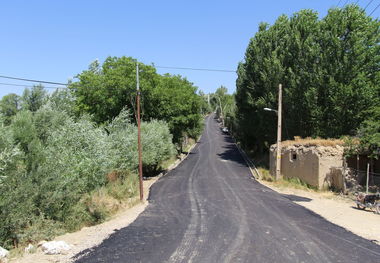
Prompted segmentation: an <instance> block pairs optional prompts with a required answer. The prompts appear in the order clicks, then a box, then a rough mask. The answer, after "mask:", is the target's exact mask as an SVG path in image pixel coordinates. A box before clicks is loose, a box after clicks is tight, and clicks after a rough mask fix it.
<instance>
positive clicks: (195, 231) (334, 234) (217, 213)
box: [76, 116, 380, 263]
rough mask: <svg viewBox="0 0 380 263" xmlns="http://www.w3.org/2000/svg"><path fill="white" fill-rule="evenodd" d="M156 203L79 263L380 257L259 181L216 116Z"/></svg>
mask: <svg viewBox="0 0 380 263" xmlns="http://www.w3.org/2000/svg"><path fill="white" fill-rule="evenodd" d="M294 198H296V197H294ZM149 200H150V203H149V206H148V208H147V209H146V210H145V211H144V212H143V213H142V214H141V215H140V216H139V217H138V218H137V220H136V221H135V222H133V223H132V224H130V225H129V226H128V227H126V228H123V229H121V230H119V231H117V232H116V233H114V234H112V235H111V236H110V237H109V238H108V239H106V240H105V241H104V242H103V243H102V244H100V245H99V246H97V247H94V248H92V249H89V250H86V251H83V252H82V253H81V254H79V255H77V256H76V257H77V262H78V263H79V262H378V261H379V259H380V246H378V245H376V244H374V243H372V242H371V241H368V240H366V239H363V238H361V237H358V236H356V235H354V234H352V233H351V232H348V231H346V230H345V229H343V228H341V227H339V226H336V225H334V224H332V223H330V222H328V221H326V220H324V219H323V218H322V217H320V216H318V215H317V214H315V213H313V212H311V211H310V210H307V209H305V208H303V207H301V206H299V205H297V204H295V203H293V202H291V201H290V200H289V197H288V196H282V195H280V194H278V193H276V192H274V191H272V190H270V189H269V188H267V187H265V186H263V185H261V184H259V183H258V182H257V181H255V180H253V179H252V178H251V176H250V171H249V169H248V167H247V165H246V164H245V162H244V160H243V159H242V157H241V156H240V154H239V152H238V150H237V148H236V146H235V144H234V143H233V141H232V139H231V137H229V136H228V135H223V134H222V133H221V131H220V129H219V126H218V123H217V122H216V121H215V120H214V119H213V117H212V116H211V117H209V118H207V119H206V127H205V131H204V133H203V135H202V137H201V140H200V142H199V143H198V145H197V146H196V147H195V148H194V150H193V151H192V152H191V154H190V155H189V156H188V158H187V159H185V161H184V162H183V163H182V164H181V165H180V166H178V167H177V168H176V169H175V170H173V171H171V172H170V173H169V174H168V175H167V176H165V177H163V178H161V179H160V180H159V181H158V182H157V183H156V184H155V185H154V186H153V187H152V189H151V196H150V199H149ZM305 201H307V200H305ZM363 227H365V223H364V222H363Z"/></svg>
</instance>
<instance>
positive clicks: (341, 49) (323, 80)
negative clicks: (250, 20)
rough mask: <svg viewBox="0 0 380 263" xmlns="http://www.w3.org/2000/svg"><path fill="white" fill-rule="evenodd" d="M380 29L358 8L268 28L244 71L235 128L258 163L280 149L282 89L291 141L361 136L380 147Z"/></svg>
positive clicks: (369, 147) (368, 145) (283, 20)
mask: <svg viewBox="0 0 380 263" xmlns="http://www.w3.org/2000/svg"><path fill="white" fill-rule="evenodd" d="M379 42H380V21H379V20H378V19H374V18H372V17H370V16H367V15H366V13H365V11H364V10H363V9H361V8H360V7H358V6H356V5H348V6H346V7H345V8H343V9H341V8H332V9H330V10H329V12H328V14H327V15H326V16H325V17H324V18H321V19H320V18H319V16H318V14H317V13H316V12H314V11H312V10H302V11H300V12H298V13H295V14H294V15H292V16H290V17H288V16H285V15H282V16H280V17H279V18H278V19H277V20H276V21H275V23H274V24H273V25H269V24H267V23H262V24H260V26H259V30H258V32H257V33H256V34H255V36H254V37H253V38H252V39H251V40H250V42H249V45H248V47H247V50H246V53H245V59H244V61H243V62H241V63H240V64H239V66H238V79H237V91H236V95H235V98H236V113H235V116H236V117H235V121H234V122H233V123H234V124H236V127H235V128H234V130H235V132H236V135H237V137H238V139H239V141H240V142H241V143H242V145H243V146H244V148H245V149H248V152H250V153H253V155H254V156H255V157H257V156H258V158H260V156H262V155H267V153H268V149H269V146H270V144H272V143H274V142H275V141H276V131H277V129H276V125H277V116H276V114H275V113H273V112H267V111H264V108H265V107H268V108H272V109H277V97H278V95H277V94H278V84H279V83H282V84H283V132H282V134H283V139H284V140H286V139H293V137H294V136H300V137H312V138H316V137H320V138H341V137H342V136H357V137H358V138H359V139H360V145H361V147H362V150H364V151H366V152H368V151H369V152H370V153H374V152H376V151H377V150H378V149H379V147H380V136H379V135H380V118H379V114H380V113H379V112H380V111H379V106H378V105H379V103H380V71H379V61H380V46H379Z"/></svg>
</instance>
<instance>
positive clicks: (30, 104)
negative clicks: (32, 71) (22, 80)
mask: <svg viewBox="0 0 380 263" xmlns="http://www.w3.org/2000/svg"><path fill="white" fill-rule="evenodd" d="M47 99H48V94H47V91H46V90H45V89H44V87H43V86H41V85H38V86H34V87H33V88H32V89H25V90H24V93H23V94H22V97H21V102H22V104H21V107H22V109H23V110H29V111H33V112H34V111H37V110H38V109H39V108H40V107H41V106H42V105H44V104H45V102H46V101H47Z"/></svg>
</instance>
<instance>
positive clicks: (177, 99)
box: [144, 74, 201, 143]
mask: <svg viewBox="0 0 380 263" xmlns="http://www.w3.org/2000/svg"><path fill="white" fill-rule="evenodd" d="M196 90H197V89H196V87H194V86H193V84H192V83H190V82H189V81H188V80H186V79H184V78H182V77H180V76H171V75H169V74H166V75H164V76H159V77H158V83H157V85H156V87H155V88H154V89H153V90H152V91H151V92H150V94H149V97H148V98H145V100H144V118H145V119H158V120H164V121H166V122H167V123H168V124H169V128H170V131H171V133H172V134H173V140H174V142H176V143H178V142H180V140H181V138H182V137H183V136H184V135H190V136H191V137H193V138H196V137H197V135H199V134H200V130H201V125H200V122H201V115H200V112H199V111H200V106H201V98H200V97H199V96H198V95H197V94H196Z"/></svg>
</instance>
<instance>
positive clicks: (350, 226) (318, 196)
mask: <svg viewBox="0 0 380 263" xmlns="http://www.w3.org/2000/svg"><path fill="white" fill-rule="evenodd" d="M260 183H262V184H263V185H265V186H267V187H269V188H271V189H273V190H275V191H277V192H279V193H281V194H284V195H288V198H289V199H291V200H292V201H293V202H295V203H297V204H299V205H302V206H304V207H306V208H307V209H310V210H312V211H313V212H315V213H317V214H319V215H321V216H322V217H324V218H325V219H326V220H328V221H330V222H332V223H334V224H336V225H339V226H341V227H343V228H345V229H347V230H349V231H351V232H352V233H354V234H356V235H358V236H361V237H364V238H366V239H369V240H372V241H374V242H376V243H377V244H380V215H378V214H375V213H374V212H372V211H371V210H368V209H366V210H365V211H363V210H359V209H356V204H355V203H354V201H352V200H350V199H349V198H347V197H341V196H339V195H336V194H334V193H331V192H315V191H313V190H310V191H307V190H301V189H294V188H283V187H279V186H276V185H275V184H274V183H271V182H267V181H260ZM297 197H300V198H297Z"/></svg>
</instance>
